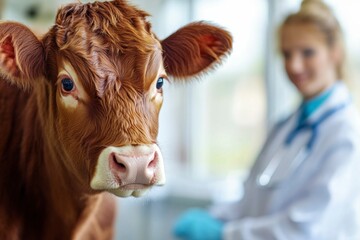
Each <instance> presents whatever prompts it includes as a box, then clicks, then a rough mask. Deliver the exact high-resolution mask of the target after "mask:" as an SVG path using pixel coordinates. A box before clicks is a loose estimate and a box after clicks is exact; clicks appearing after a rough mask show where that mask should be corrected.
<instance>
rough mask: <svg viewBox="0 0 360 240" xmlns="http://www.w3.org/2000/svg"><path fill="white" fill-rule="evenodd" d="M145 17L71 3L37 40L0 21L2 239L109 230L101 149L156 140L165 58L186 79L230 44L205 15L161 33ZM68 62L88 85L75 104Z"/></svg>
mask: <svg viewBox="0 0 360 240" xmlns="http://www.w3.org/2000/svg"><path fill="white" fill-rule="evenodd" d="M146 16H147V14H146V13H145V12H143V11H141V10H138V9H136V8H135V7H132V6H131V5H129V4H128V3H126V2H125V1H121V0H118V1H112V2H103V3H100V2H95V3H89V4H80V3H77V4H71V5H68V6H65V7H63V8H62V9H60V10H59V12H58V15H57V18H56V24H55V25H54V26H53V27H52V28H51V29H50V30H49V32H48V33H47V34H46V35H45V36H44V37H43V38H41V39H40V40H39V39H38V38H37V37H36V36H35V35H34V34H33V33H32V32H31V31H30V30H29V29H28V28H27V27H25V26H23V25H21V24H18V23H12V22H3V23H0V74H1V76H2V78H1V77H0V132H1V137H0V239H70V238H74V239H109V238H111V237H112V234H113V233H112V224H113V222H114V221H113V220H114V218H115V216H114V214H115V213H114V200H113V199H112V198H111V197H109V196H108V195H104V194H106V193H102V192H100V191H95V190H93V189H91V187H90V184H89V183H90V180H91V178H92V176H93V175H94V171H95V166H96V161H97V158H98V156H99V153H100V152H101V150H102V149H104V148H105V147H106V146H123V145H128V144H131V145H137V144H150V143H156V137H157V133H158V114H159V111H160V108H161V102H154V101H153V99H152V98H151V94H150V93H149V89H150V88H151V86H152V85H153V83H154V80H155V81H156V79H157V78H158V76H157V74H158V73H157V71H158V69H159V66H161V64H162V61H163V58H164V59H165V60H164V65H165V70H166V73H167V74H168V75H170V76H175V77H180V78H186V77H191V76H196V75H197V74H199V73H202V72H204V71H205V70H207V69H209V68H212V67H214V66H215V65H216V64H217V63H220V59H221V58H222V57H223V56H225V55H227V54H228V53H229V51H230V50H231V42H232V39H231V36H230V35H229V33H227V32H226V31H224V30H223V29H221V28H219V27H215V26H212V25H210V24H206V23H203V22H201V23H194V24H190V25H188V26H185V27H183V28H182V29H181V30H179V31H178V32H177V33H174V34H173V35H171V36H169V37H168V38H167V39H165V40H163V41H159V40H158V39H157V37H156V36H155V35H154V34H153V33H152V32H151V25H150V23H149V22H147V20H146ZM64 61H67V62H69V63H70V64H71V65H72V66H73V68H74V69H75V71H76V74H77V75H78V78H79V80H80V81H81V84H82V85H83V87H84V89H85V91H86V94H87V97H86V98H78V99H77V101H78V102H79V105H78V107H77V108H76V111H69V109H67V108H65V107H64V106H63V105H62V104H61V101H60V100H59V99H60V97H61V94H62V93H61V86H60V84H61V79H58V69H59V68H60V67H61V66H62V65H63V63H64ZM164 77H166V76H164ZM158 93H159V94H162V91H160V90H159V92H158Z"/></svg>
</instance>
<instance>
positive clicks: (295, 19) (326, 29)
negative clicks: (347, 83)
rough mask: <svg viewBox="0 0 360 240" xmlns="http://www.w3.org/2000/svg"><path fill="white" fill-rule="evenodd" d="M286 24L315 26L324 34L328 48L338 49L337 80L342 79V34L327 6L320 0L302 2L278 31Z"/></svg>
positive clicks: (343, 53) (343, 57)
mask: <svg viewBox="0 0 360 240" xmlns="http://www.w3.org/2000/svg"><path fill="white" fill-rule="evenodd" d="M287 24H313V25H314V26H316V27H317V28H318V29H319V30H320V31H321V32H322V33H323V34H324V36H325V39H326V43H327V44H328V46H329V47H330V48H332V49H335V48H338V50H339V51H340V58H339V61H338V64H337V69H336V71H337V77H338V79H343V77H344V70H343V68H344V65H345V49H344V42H343V32H342V29H341V26H340V24H339V22H338V20H337V18H336V17H335V15H334V13H333V11H332V9H330V7H329V6H328V5H326V4H325V3H324V2H323V1H322V0H303V1H302V3H301V7H300V10H299V11H298V12H296V13H293V14H290V15H288V16H287V17H286V18H285V20H284V22H283V23H282V25H281V26H280V31H281V29H282V27H283V26H284V25H287Z"/></svg>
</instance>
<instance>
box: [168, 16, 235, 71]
mask: <svg viewBox="0 0 360 240" xmlns="http://www.w3.org/2000/svg"><path fill="white" fill-rule="evenodd" d="M161 45H162V48H163V57H164V64H165V69H166V72H167V74H169V75H171V76H174V77H176V78H187V77H192V76H196V75H198V74H200V73H204V72H206V71H207V70H209V69H212V68H214V67H216V66H217V65H219V64H220V63H221V62H222V60H223V58H224V57H225V56H227V55H228V54H230V52H231V50H232V36H231V35H230V33H229V32H228V31H226V30H224V29H222V28H220V27H217V26H214V25H212V24H208V23H205V22H195V23H191V24H188V25H186V26H184V27H182V28H180V29H179V30H177V31H176V32H175V33H173V34H171V35H170V36H169V37H167V38H166V39H164V40H162V41H161Z"/></svg>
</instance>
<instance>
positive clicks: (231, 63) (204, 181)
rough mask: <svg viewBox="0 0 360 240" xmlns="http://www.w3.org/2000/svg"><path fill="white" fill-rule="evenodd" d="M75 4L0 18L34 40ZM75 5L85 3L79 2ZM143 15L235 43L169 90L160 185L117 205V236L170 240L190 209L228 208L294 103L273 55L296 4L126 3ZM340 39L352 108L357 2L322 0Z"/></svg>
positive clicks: (156, 24) (25, 1)
mask: <svg viewBox="0 0 360 240" xmlns="http://www.w3.org/2000/svg"><path fill="white" fill-rule="evenodd" d="M74 1H76V0H0V18H1V19H2V20H15V21H19V22H22V23H24V24H26V25H28V26H29V27H30V28H31V29H33V30H34V31H35V32H36V33H37V34H39V35H41V34H43V33H45V32H46V31H47V30H48V29H49V28H50V26H51V25H52V24H53V22H54V18H55V14H56V10H57V9H58V7H60V6H61V5H63V4H66V3H68V2H74ZM81 2H87V1H85V0H82V1H81ZM129 2H130V3H132V4H134V5H136V6H138V7H140V8H142V9H143V10H145V11H147V12H149V13H150V14H151V17H150V18H149V20H150V21H151V22H152V25H153V31H154V32H155V33H156V34H157V36H158V37H159V38H160V39H161V38H165V37H166V36H168V35H170V34H171V33H172V32H174V31H175V30H176V29H177V28H179V27H181V26H183V25H185V24H187V23H189V22H192V21H197V20H205V21H210V22H213V23H216V24H218V25H220V26H223V27H224V28H225V29H227V30H228V31H230V32H231V33H232V35H233V37H234V47H233V52H232V54H231V56H229V57H228V58H227V59H226V61H225V62H224V64H223V65H222V66H220V67H218V68H217V69H215V70H214V71H212V72H210V73H208V74H207V75H205V76H204V77H203V78H202V79H201V81H198V80H195V81H193V82H192V84H188V85H186V84H176V83H168V84H167V85H166V86H165V89H164V98H165V101H164V105H163V109H162V111H161V113H160V132H159V138H158V140H159V145H160V147H161V149H162V151H163V155H164V159H165V169H166V177H167V184H166V185H165V186H163V187H156V188H153V189H152V190H151V191H150V192H149V193H148V194H147V195H146V196H145V197H143V198H139V199H136V198H127V199H118V201H119V208H118V213H119V214H118V219H117V229H116V239H125V240H144V239H147V240H171V239H173V237H172V236H171V227H172V224H173V223H174V221H175V220H176V218H177V217H178V215H179V214H181V212H182V211H183V210H185V209H186V208H188V207H195V206H200V207H206V206H208V205H209V204H210V203H212V202H222V201H234V200H236V199H238V198H240V197H241V195H242V181H243V179H244V177H245V176H246V174H247V172H248V170H249V167H250V166H251V164H252V162H253V161H254V159H255V158H256V154H257V152H258V151H259V148H260V146H261V145H262V143H263V141H264V138H265V136H266V134H267V131H268V129H269V128H270V127H271V126H272V125H273V124H274V123H275V122H276V121H278V120H279V119H281V118H282V117H284V116H286V115H287V114H288V113H289V112H290V111H291V110H292V109H294V108H295V107H296V106H297V105H298V104H299V100H300V98H299V96H298V95H297V94H296V92H295V91H294V89H293V87H292V86H291V85H290V84H289V83H288V81H287V79H286V75H285V72H284V70H283V66H282V62H281V61H282V59H281V56H280V54H279V52H278V51H277V39H276V31H277V27H278V25H279V23H280V22H281V21H282V19H283V17H284V16H285V15H287V14H288V13H289V12H291V11H294V10H296V9H297V8H298V7H299V4H300V2H301V1H300V0H252V1H247V0H129ZM325 2H327V3H329V4H330V6H332V8H333V10H334V12H335V13H336V15H337V17H338V19H339V20H340V23H341V24H342V26H343V28H344V29H343V30H344V33H345V42H346V46H347V75H346V79H344V80H345V81H346V82H347V84H348V85H349V86H350V89H351V91H352V92H353V97H354V99H355V101H356V102H357V105H358V106H359V108H360V31H359V27H358V23H359V22H360V15H359V13H358V12H359V11H358V10H359V9H360V1H358V0H347V1H343V0H328V1H325Z"/></svg>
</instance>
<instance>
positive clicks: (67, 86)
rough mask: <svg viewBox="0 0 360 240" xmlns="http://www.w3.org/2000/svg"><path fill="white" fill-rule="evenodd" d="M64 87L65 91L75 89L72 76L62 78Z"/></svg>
mask: <svg viewBox="0 0 360 240" xmlns="http://www.w3.org/2000/svg"><path fill="white" fill-rule="evenodd" d="M61 85H62V89H63V90H64V91H65V92H71V91H72V90H74V82H73V80H71V79H70V78H64V79H62V80H61Z"/></svg>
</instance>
